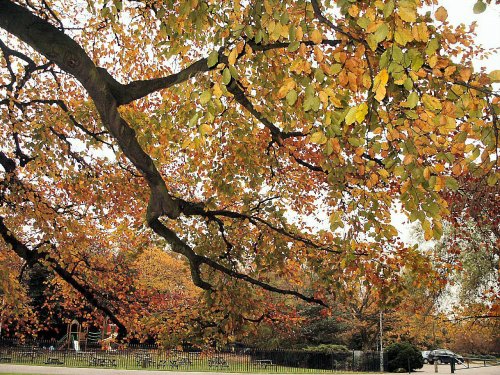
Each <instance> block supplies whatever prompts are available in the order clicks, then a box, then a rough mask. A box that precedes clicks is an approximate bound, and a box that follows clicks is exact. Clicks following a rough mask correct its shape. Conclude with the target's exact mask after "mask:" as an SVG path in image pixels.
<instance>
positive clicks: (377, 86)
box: [373, 69, 389, 102]
mask: <svg viewBox="0 0 500 375" xmlns="http://www.w3.org/2000/svg"><path fill="white" fill-rule="evenodd" d="M388 80H389V74H388V73H387V70H386V69H382V70H381V71H380V72H379V73H378V74H377V75H376V76H375V78H374V80H373V90H374V91H375V99H377V100H378V101H379V102H381V101H382V100H383V99H384V98H385V94H386V85H387V81H388Z"/></svg>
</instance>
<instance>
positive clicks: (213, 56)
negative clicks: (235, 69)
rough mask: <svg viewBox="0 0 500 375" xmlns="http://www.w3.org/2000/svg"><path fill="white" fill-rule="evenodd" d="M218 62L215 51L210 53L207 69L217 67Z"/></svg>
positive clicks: (217, 55) (217, 54)
mask: <svg viewBox="0 0 500 375" xmlns="http://www.w3.org/2000/svg"><path fill="white" fill-rule="evenodd" d="M218 62H219V53H218V52H217V51H212V52H210V55H208V59H207V65H208V67H209V68H211V67H212V66H215V65H217V63H218Z"/></svg>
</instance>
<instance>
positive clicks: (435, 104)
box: [422, 94, 443, 111]
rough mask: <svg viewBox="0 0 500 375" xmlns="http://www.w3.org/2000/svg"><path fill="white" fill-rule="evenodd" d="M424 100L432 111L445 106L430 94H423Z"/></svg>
mask: <svg viewBox="0 0 500 375" xmlns="http://www.w3.org/2000/svg"><path fill="white" fill-rule="evenodd" d="M422 102H423V103H424V106H425V108H427V109H429V110H431V111H435V110H441V109H442V108H443V106H442V105H441V102H440V101H439V99H438V98H435V97H433V96H431V95H429V94H424V95H422Z"/></svg>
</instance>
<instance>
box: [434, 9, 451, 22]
mask: <svg viewBox="0 0 500 375" xmlns="http://www.w3.org/2000/svg"><path fill="white" fill-rule="evenodd" d="M435 16H436V19H437V20H438V21H441V22H444V21H446V19H447V18H448V12H447V11H446V9H445V8H444V7H439V8H438V9H437V10H436V13H435Z"/></svg>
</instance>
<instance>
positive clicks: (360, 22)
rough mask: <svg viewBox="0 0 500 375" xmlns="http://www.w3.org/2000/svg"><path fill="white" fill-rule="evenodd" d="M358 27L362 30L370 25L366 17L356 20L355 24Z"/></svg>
mask: <svg viewBox="0 0 500 375" xmlns="http://www.w3.org/2000/svg"><path fill="white" fill-rule="evenodd" d="M356 23H357V24H358V26H359V27H361V28H362V29H366V28H367V27H368V25H369V24H370V20H369V19H368V18H367V17H361V18H359V19H358V20H357V22H356Z"/></svg>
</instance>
